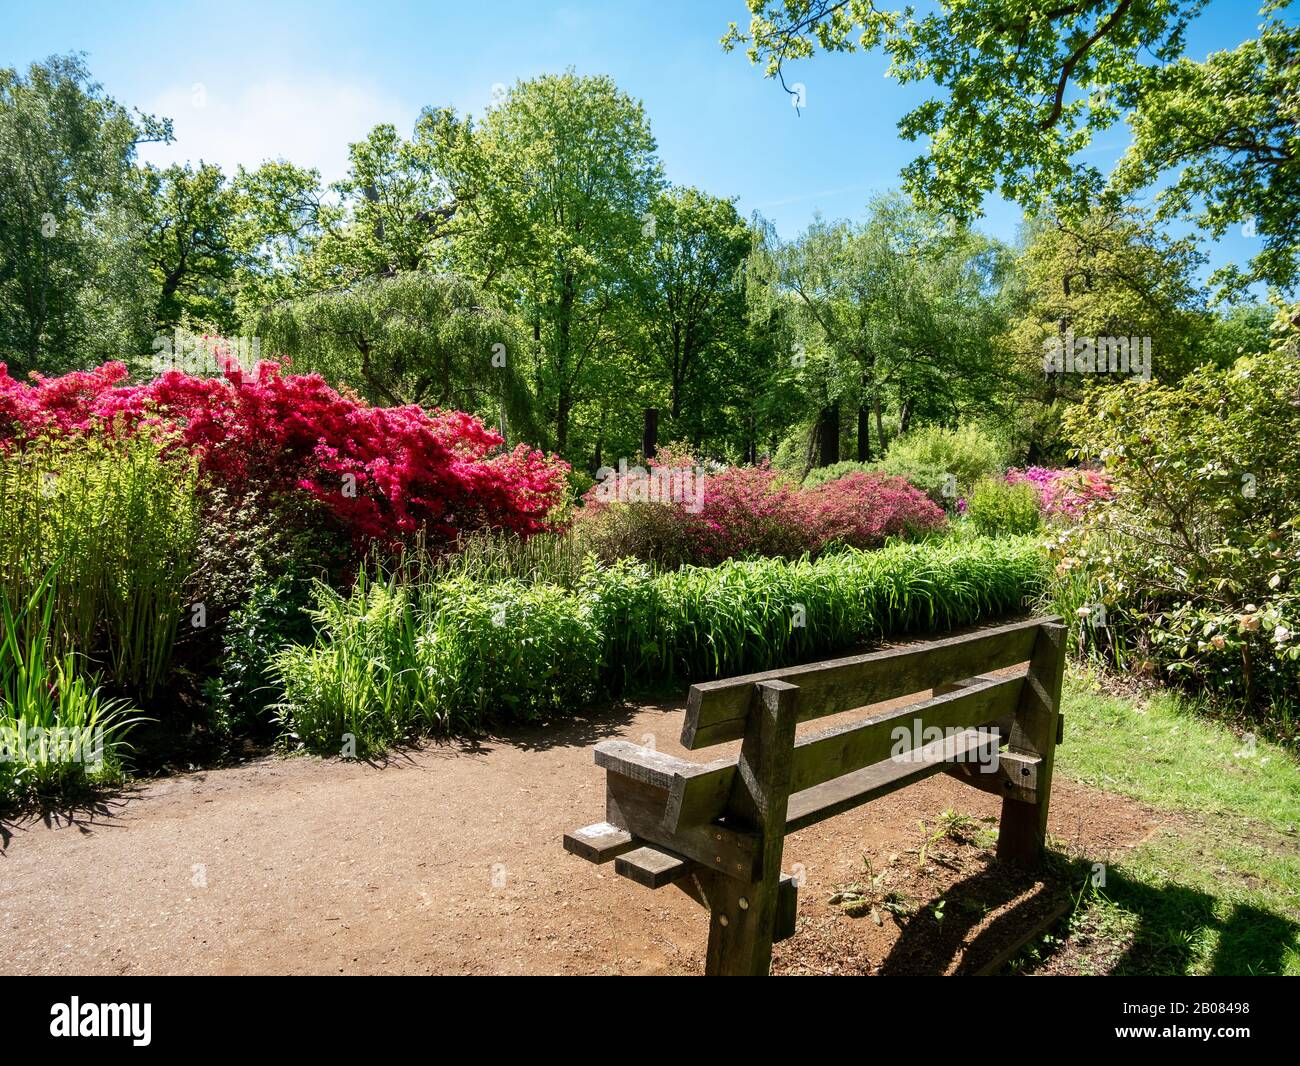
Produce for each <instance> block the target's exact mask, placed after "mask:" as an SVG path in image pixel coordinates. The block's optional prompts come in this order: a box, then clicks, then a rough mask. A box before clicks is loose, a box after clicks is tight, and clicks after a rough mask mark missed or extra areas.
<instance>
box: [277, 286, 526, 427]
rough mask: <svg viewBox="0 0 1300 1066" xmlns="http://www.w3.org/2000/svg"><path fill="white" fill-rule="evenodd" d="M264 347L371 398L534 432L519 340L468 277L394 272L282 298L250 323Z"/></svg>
mask: <svg viewBox="0 0 1300 1066" xmlns="http://www.w3.org/2000/svg"><path fill="white" fill-rule="evenodd" d="M257 332H258V335H259V336H261V337H262V338H263V343H264V346H265V349H264V350H266V351H269V352H271V353H273V354H274V355H275V356H277V357H288V358H289V359H291V360H292V364H293V367H294V369H295V370H296V371H298V372H300V373H309V372H316V373H319V374H321V375H322V376H323V377H325V378H326V379H327V380H328V381H330V382H331V383H333V384H335V385H341V386H347V387H349V388H352V389H354V390H355V391H356V392H358V393H360V394H361V395H362V396H364V397H365V398H366V399H368V400H370V401H371V402H372V403H377V404H386V405H400V404H420V405H421V406H422V407H441V408H455V409H457V410H461V411H469V412H471V413H473V414H477V415H479V416H481V417H482V418H484V419H485V420H486V421H488V422H489V423H500V424H501V425H502V427H503V429H504V428H507V427H508V430H509V436H510V438H511V439H514V440H517V439H528V440H535V439H536V425H535V422H534V419H533V402H532V396H531V394H530V393H529V391H528V388H527V386H526V385H525V383H524V377H523V375H522V374H521V373H520V366H521V363H522V361H523V355H524V347H523V345H524V343H525V342H524V340H523V335H522V334H521V332H520V330H519V327H518V326H517V324H516V323H515V321H514V320H513V319H512V318H511V316H510V315H509V314H508V313H507V312H506V311H505V310H504V309H503V308H502V307H501V306H500V305H498V304H496V303H495V302H493V300H492V299H491V298H490V297H488V296H486V295H485V294H484V293H483V292H482V291H481V290H480V289H479V288H478V287H477V286H476V285H474V283H473V282H471V281H469V280H467V279H465V278H461V277H457V276H455V275H451V274H426V273H402V274H398V275H396V276H394V277H380V278H369V279H366V280H364V281H360V282H357V283H355V284H353V285H350V286H348V287H346V288H341V289H333V290H329V291H325V292H320V293H313V294H311V295H308V296H301V297H298V298H296V299H292V300H286V301H283V302H281V303H278V304H275V305H273V306H272V307H270V308H268V309H266V310H265V311H264V312H263V313H262V315H261V316H260V317H259V320H258V323H257Z"/></svg>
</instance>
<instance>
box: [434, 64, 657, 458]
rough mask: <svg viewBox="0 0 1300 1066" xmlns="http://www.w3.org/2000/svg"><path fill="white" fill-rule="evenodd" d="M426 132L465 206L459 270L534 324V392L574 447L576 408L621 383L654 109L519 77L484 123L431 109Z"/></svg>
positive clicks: (557, 441) (573, 85)
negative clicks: (614, 353) (625, 314)
mask: <svg viewBox="0 0 1300 1066" xmlns="http://www.w3.org/2000/svg"><path fill="white" fill-rule="evenodd" d="M417 137H418V138H419V139H421V140H422V141H425V142H427V143H428V144H429V146H430V150H431V151H432V152H433V154H434V157H435V158H436V159H437V161H438V166H439V172H440V173H441V175H442V176H443V178H444V179H445V180H446V181H447V183H448V186H449V188H450V189H451V193H452V195H453V196H454V198H455V201H456V207H455V215H456V218H455V227H456V230H457V233H458V249H457V258H456V262H457V264H458V266H459V267H460V268H461V269H462V270H464V271H465V272H468V273H470V275H471V276H473V277H475V278H476V279H477V280H479V281H481V282H482V283H483V284H484V285H485V286H487V287H488V288H489V289H490V290H491V291H493V292H496V293H498V294H500V295H502V296H503V297H504V298H506V299H508V300H511V301H517V303H518V306H519V307H520V309H521V312H522V315H523V317H524V320H525V322H527V323H528V324H529V325H530V326H531V328H532V332H533V338H534V346H533V358H532V365H531V366H530V367H529V371H530V373H531V376H532V379H533V389H534V392H535V394H536V395H537V396H538V399H539V402H540V404H541V408H542V412H543V414H544V416H545V420H546V423H547V424H548V426H549V427H551V430H552V433H553V443H554V446H555V448H556V449H557V450H558V451H559V452H561V453H562V454H567V453H568V450H569V443H570V435H571V431H572V428H573V415H574V409H575V406H576V405H577V404H578V403H579V402H581V401H582V400H584V399H588V398H590V397H591V396H592V394H593V393H594V392H595V391H596V390H598V389H600V388H602V387H610V385H611V384H612V382H611V380H610V374H609V371H610V368H611V362H612V361H611V360H609V351H610V349H611V348H612V347H617V345H618V344H619V340H618V338H617V336H616V335H615V334H614V332H613V331H612V329H611V326H612V324H613V323H614V322H615V320H616V319H617V318H618V317H619V312H620V309H621V306H622V305H623V304H624V303H625V301H626V300H627V299H628V298H629V285H628V280H629V277H630V275H631V272H632V266H633V261H634V259H635V258H636V257H637V256H638V255H640V254H641V253H642V252H643V250H644V248H645V245H646V241H647V236H646V234H645V232H643V229H644V227H646V225H647V223H648V222H649V221H650V219H651V218H652V217H653V216H652V215H651V213H650V208H651V205H652V204H653V202H654V197H655V195H656V193H657V192H658V191H659V189H660V187H661V186H662V184H663V179H662V177H661V173H660V167H659V161H658V158H657V157H656V155H655V142H654V138H653V137H652V136H651V133H650V126H649V123H648V122H647V120H646V117H645V113H644V110H643V109H642V107H641V105H640V103H638V102H637V101H635V100H633V99H632V98H630V97H629V96H627V95H626V94H625V93H623V92H620V91H619V89H618V87H617V86H616V85H615V84H614V82H613V81H612V80H611V79H609V78H607V77H579V76H577V75H575V74H573V73H572V72H569V73H565V74H562V75H546V76H543V77H540V78H536V79H534V80H532V81H528V82H520V83H518V84H517V85H516V86H515V87H514V88H513V89H512V90H511V91H510V93H509V94H508V95H507V96H506V97H505V98H504V100H503V101H502V102H501V103H500V104H499V105H498V106H496V107H493V108H491V109H490V110H489V111H488V113H487V115H486V116H485V117H484V119H483V122H482V124H481V125H479V126H474V125H472V124H471V123H469V122H468V121H462V120H460V119H458V118H457V117H456V116H455V115H454V114H452V113H450V112H448V111H429V112H426V114H425V116H424V118H423V119H422V121H421V124H420V129H419V130H418V131H417ZM602 363H603V364H604V365H603V366H602Z"/></svg>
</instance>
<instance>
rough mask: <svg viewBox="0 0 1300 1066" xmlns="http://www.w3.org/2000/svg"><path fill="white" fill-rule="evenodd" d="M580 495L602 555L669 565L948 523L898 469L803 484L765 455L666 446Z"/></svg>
mask: <svg viewBox="0 0 1300 1066" xmlns="http://www.w3.org/2000/svg"><path fill="white" fill-rule="evenodd" d="M583 503H584V507H583V510H582V513H581V515H580V525H581V528H582V529H583V531H584V533H586V534H587V536H588V537H589V538H590V539H591V541H592V543H593V544H594V546H595V548H596V550H597V552H598V553H599V554H600V555H601V556H602V557H604V558H607V559H611V560H612V559H617V558H621V557H625V556H629V555H631V556H635V557H637V558H640V559H646V560H652V561H654V562H657V563H659V564H660V565H663V566H670V567H671V566H680V565H682V564H686V563H694V564H701V565H710V564H714V563H719V562H722V561H723V560H724V559H730V558H734V557H736V556H746V555H748V556H753V555H762V556H782V557H791V556H799V555H803V554H804V553H806V552H807V553H812V554H817V553H820V552H822V551H824V550H825V549H827V548H828V547H831V546H832V545H835V544H845V545H850V546H852V547H856V548H874V547H878V546H880V545H881V544H883V543H884V542H885V540H886V539H887V538H889V537H895V536H899V537H906V536H914V535H917V534H921V533H925V532H928V531H930V530H934V529H940V528H942V527H943V526H944V525H945V524H946V523H947V519H946V517H945V515H944V513H943V510H942V508H940V507H938V506H936V505H935V504H934V503H932V502H931V501H930V500H929V498H928V497H927V496H926V495H925V494H924V493H923V492H921V491H920V490H919V489H917V488H915V487H914V486H912V485H910V484H909V483H908V482H906V481H905V480H903V479H902V478H897V477H889V476H887V475H882V474H874V473H854V474H849V475H847V476H845V477H842V478H839V479H837V480H835V481H831V482H826V483H825V484H823V485H820V486H818V487H816V488H813V489H807V490H804V489H801V488H800V487H799V486H798V485H797V484H795V483H794V482H792V481H790V480H789V479H787V478H786V477H785V476H784V475H782V474H781V473H780V472H779V471H776V470H773V469H772V468H771V467H770V466H768V465H767V464H762V465H760V466H752V467H739V466H733V467H724V468H721V469H718V470H713V471H711V470H709V469H707V468H705V467H703V466H700V465H699V464H695V463H694V460H692V459H691V458H690V457H689V456H686V455H679V454H675V453H674V454H671V455H665V453H664V452H661V453H660V455H659V457H658V458H657V459H656V460H652V461H651V462H650V464H648V466H647V467H646V468H633V469H631V470H627V469H621V470H619V471H617V472H612V473H610V474H609V476H608V477H607V478H605V479H604V480H602V481H600V482H598V483H597V484H596V485H595V486H594V487H593V488H592V489H591V490H590V491H589V492H588V493H587V495H586V496H585V497H584V498H583Z"/></svg>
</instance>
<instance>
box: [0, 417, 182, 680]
mask: <svg viewBox="0 0 1300 1066" xmlns="http://www.w3.org/2000/svg"><path fill="white" fill-rule="evenodd" d="M195 490H196V473H195V469H194V465H193V462H192V460H190V459H189V458H187V457H185V456H183V455H182V454H179V453H176V452H173V451H169V450H168V449H167V447H166V443H165V442H163V441H159V440H154V439H152V438H151V437H150V436H148V435H147V434H137V435H134V436H131V437H124V438H121V439H113V438H110V437H104V438H100V437H82V438H77V439H74V440H57V441H56V440H43V441H38V442H36V443H33V444H30V445H28V446H26V447H23V448H21V449H17V448H15V449H12V450H10V451H8V452H5V453H3V454H0V589H2V590H4V591H5V593H6V594H7V595H8V596H9V598H10V601H11V602H15V603H16V602H24V601H26V600H27V599H29V598H30V597H31V596H32V594H33V593H34V591H35V590H36V589H38V588H40V587H41V585H42V583H43V582H44V581H45V580H46V575H48V574H50V573H53V575H54V576H53V579H52V587H51V590H50V595H51V597H52V601H53V607H52V616H51V627H50V643H51V649H52V651H53V653H54V654H55V655H58V656H63V655H66V654H68V653H70V652H75V653H78V654H81V655H84V656H89V657H90V658H92V659H94V660H95V661H96V663H97V664H99V665H101V666H102V668H103V670H104V671H105V674H106V676H107V677H108V678H110V679H111V680H112V681H113V683H114V684H116V685H118V686H120V687H122V688H125V689H129V690H131V691H133V692H137V693H140V694H142V695H144V696H148V695H150V694H152V692H153V690H154V688H155V686H156V685H157V684H158V682H159V680H160V679H161V678H162V676H163V675H164V673H165V672H166V670H167V667H168V665H169V663H170V660H171V653H172V646H173V643H174V641H175V638H176V630H177V626H178V624H179V622H180V620H181V615H182V612H183V610H184V607H185V603H184V585H185V582H186V579H187V578H188V577H189V575H190V570H191V567H192V565H193V558H194V550H195V541H196V537H197V531H198V514H199V511H198V500H197V496H196V491H195Z"/></svg>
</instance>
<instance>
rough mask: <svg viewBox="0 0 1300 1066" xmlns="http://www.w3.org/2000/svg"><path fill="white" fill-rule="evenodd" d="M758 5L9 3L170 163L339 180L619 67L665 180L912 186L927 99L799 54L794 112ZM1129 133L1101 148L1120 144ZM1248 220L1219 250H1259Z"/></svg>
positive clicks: (854, 196) (780, 203)
mask: <svg viewBox="0 0 1300 1066" xmlns="http://www.w3.org/2000/svg"><path fill="white" fill-rule="evenodd" d="M1256 11H1257V7H1256V5H1255V4H1253V3H1250V2H1243V0H1214V2H1212V3H1211V4H1210V6H1209V9H1208V10H1207V12H1206V13H1205V14H1204V15H1202V16H1201V18H1200V19H1199V20H1198V21H1197V23H1196V24H1195V25H1194V27H1193V29H1192V31H1191V32H1190V34H1189V41H1188V45H1189V47H1188V51H1189V53H1190V54H1192V55H1193V56H1197V57H1199V56H1202V55H1204V54H1205V53H1206V52H1208V51H1213V50H1216V49H1220V48H1227V47H1232V46H1234V45H1236V44H1238V43H1240V41H1242V40H1243V39H1245V38H1247V37H1249V36H1251V35H1252V34H1253V30H1254V27H1255V25H1256V23H1257V22H1258V17H1257V14H1256ZM732 20H735V21H738V22H740V23H741V24H742V25H743V24H745V23H747V21H748V12H747V11H746V9H745V5H744V3H743V0H698V2H691V0H660V2H639V0H638V2H606V3H599V2H591V3H567V4H550V3H546V2H544V0H534V2H514V0H487V2H484V0H480V2H478V3H469V4H466V3H464V2H463V0H462V2H458V3H416V2H384V0H371V2H369V3H364V4H363V3H357V2H355V0H354V2H352V3H334V2H328V0H326V2H315V3H310V4H306V3H284V2H277V0H260V2H248V0H224V2H222V3H211V2H205V3H184V2H177V0H168V2H139V3H129V2H112V3H103V2H96V3H92V2H72V0H41V2H40V3H36V4H33V3H31V2H30V0H21V2H16V0H0V25H3V26H4V31H3V35H2V36H0V64H2V65H5V66H20V67H21V66H25V65H26V64H28V63H29V62H31V61H32V60H35V59H40V58H43V57H45V56H47V55H49V54H51V53H53V52H67V51H74V50H75V51H85V52H87V53H88V62H89V65H90V68H91V70H92V71H93V73H94V74H95V76H96V78H97V79H98V80H99V81H100V82H102V83H103V85H104V86H105V88H106V89H107V90H108V91H109V92H110V93H111V94H112V95H114V96H115V97H116V98H117V99H118V100H119V101H121V102H122V103H125V104H127V105H129V106H133V107H139V108H140V109H142V110H145V111H153V112H155V113H160V114H165V115H168V116H170V117H171V118H172V119H173V120H174V122H175V129H176V135H177V141H176V143H175V144H174V145H171V146H167V147H158V148H150V149H148V150H147V152H146V154H145V157H146V158H148V159H151V160H153V161H156V162H170V161H173V160H186V159H188V160H198V159H200V158H202V159H205V160H208V161H212V162H218V163H221V164H222V165H223V166H225V167H226V168H228V169H233V168H234V166H235V165H236V164H240V163H242V164H245V165H248V166H255V165H257V164H258V163H260V162H261V161H262V160H263V159H266V158H271V157H277V156H283V157H285V158H288V159H290V160H292V161H293V162H295V163H298V164H302V165H311V166H316V167H319V168H320V169H321V171H322V173H323V174H324V176H325V178H326V179H327V180H331V179H333V178H336V177H338V176H339V175H340V174H341V173H342V170H343V168H344V165H345V161H346V145H347V143H348V142H349V141H351V140H356V139H359V138H360V137H361V136H363V135H364V133H365V132H366V131H367V130H368V129H369V128H370V127H371V126H372V125H374V124H375V123H377V122H392V123H394V124H395V125H396V126H397V127H398V128H399V129H400V130H402V131H403V132H409V131H410V128H411V126H412V124H413V122H414V120H415V117H416V115H417V114H418V113H419V110H420V108H421V107H422V106H424V105H426V104H439V105H452V106H454V107H456V108H458V109H459V110H461V111H470V112H473V113H476V114H477V113H481V112H482V111H483V109H484V108H485V107H486V106H487V104H488V102H489V101H490V100H491V96H492V89H493V86H494V85H496V84H506V85H509V84H512V83H513V82H514V81H515V80H516V79H518V78H528V77H530V76H532V75H536V74H540V73H544V72H548V71H559V70H563V69H564V68H566V67H569V66H572V67H574V68H575V69H576V70H577V71H578V72H579V73H584V74H586V73H589V74H595V73H602V74H609V75H611V76H612V77H613V78H614V79H615V80H616V81H617V82H618V84H619V86H620V87H622V88H623V89H624V90H625V91H627V92H628V93H630V94H632V95H633V96H636V97H638V98H640V99H641V100H642V101H644V103H645V105H646V110H647V113H648V115H649V118H650V122H651V125H652V127H653V130H654V133H655V136H656V138H657V139H658V142H659V149H660V154H661V156H662V158H663V161H664V166H665V169H666V171H667V174H668V177H669V178H670V179H671V180H672V181H674V182H677V183H679V184H690V185H697V186H699V187H700V188H703V189H705V190H707V191H709V192H711V193H714V194H716V195H724V196H735V197H737V198H738V206H739V208H740V210H741V211H742V212H744V213H746V214H748V213H749V212H751V211H753V210H759V211H761V212H762V213H763V214H764V215H765V216H766V217H767V218H769V219H771V220H772V221H773V222H774V223H775V224H776V226H777V229H778V230H779V231H780V233H781V234H782V235H783V236H787V237H789V236H793V235H794V234H795V233H797V232H798V231H799V229H801V228H802V227H803V226H805V225H807V223H808V222H809V221H811V219H812V218H813V215H814V213H815V212H818V211H820V212H821V213H822V214H823V215H825V216H827V217H833V218H839V217H850V218H851V217H857V216H859V215H860V214H861V213H862V211H863V208H864V206H865V204H866V202H867V200H868V199H869V198H870V197H871V196H872V195H873V194H874V193H877V192H882V191H885V190H887V189H890V188H894V187H896V186H897V185H898V183H899V178H898V172H899V169H900V168H901V167H902V166H903V164H904V163H906V162H907V161H908V160H909V159H910V158H912V156H913V155H915V154H916V152H917V146H916V145H913V144H910V143H908V142H905V141H902V140H901V139H900V138H899V137H898V134H897V131H896V128H895V124H896V123H897V121H898V119H899V118H900V117H901V116H902V115H903V114H904V112H906V111H907V110H908V109H909V108H910V107H912V106H914V105H915V104H916V103H917V102H919V101H920V100H922V99H924V98H925V97H926V96H927V95H929V93H928V91H927V87H925V86H916V85H912V86H901V85H899V84H897V83H896V82H893V81H890V80H887V79H886V78H885V77H884V76H883V71H884V61H883V60H882V59H881V58H880V57H878V56H863V55H861V54H857V55H839V56H819V57H817V58H815V59H813V60H810V61H807V62H803V63H800V64H798V65H796V66H793V67H791V68H790V73H789V74H788V75H787V80H789V81H792V82H793V81H799V82H802V83H803V84H804V85H805V86H806V98H807V107H806V108H805V109H804V110H803V111H802V114H796V112H795V110H794V109H793V107H791V105H790V102H789V98H788V97H787V96H786V94H785V93H784V92H782V90H781V88H780V86H779V85H778V84H777V83H775V82H773V81H768V80H766V79H764V78H763V77H762V75H761V72H760V71H759V70H758V69H757V68H754V67H752V66H751V65H750V64H749V61H748V60H747V59H746V58H745V56H744V55H742V54H738V53H732V54H730V55H726V54H724V53H723V52H722V50H721V48H720V47H719V45H718V38H719V37H720V36H721V35H722V34H723V33H724V32H725V30H726V28H727V24H728V22H730V21H732ZM1124 143H1125V134H1124V131H1123V130H1120V129H1116V130H1113V131H1111V133H1110V134H1109V135H1108V137H1107V139H1105V140H1103V141H1101V142H1099V143H1098V145H1097V146H1096V148H1095V150H1097V151H1098V158H1099V159H1106V158H1108V157H1112V156H1117V155H1118V154H1119V152H1120V151H1122V149H1123V147H1124ZM986 206H987V212H988V213H987V216H986V218H985V219H984V221H983V222H982V223H981V225H982V227H983V228H984V229H986V230H987V231H988V232H991V233H993V234H995V235H996V236H999V237H1002V238H1004V239H1008V240H1009V239H1014V237H1015V235H1016V228H1017V225H1018V223H1019V220H1020V212H1019V210H1018V209H1017V208H1015V207H1013V206H1012V205H1009V204H1006V203H1003V202H1001V201H993V202H990V203H989V204H988V205H986ZM1254 244H1255V242H1254V241H1252V240H1251V239H1250V238H1247V237H1245V236H1243V235H1242V234H1241V233H1239V232H1237V231H1232V232H1231V233H1230V234H1229V235H1227V236H1226V237H1225V238H1224V239H1223V241H1221V242H1220V244H1219V246H1218V247H1217V248H1215V249H1214V250H1213V256H1212V262H1213V264H1214V265H1218V264H1219V263H1222V262H1224V261H1226V260H1230V259H1235V260H1237V261H1244V260H1245V259H1246V258H1248V257H1249V256H1250V255H1251V254H1253V251H1254V249H1253V245H1254Z"/></svg>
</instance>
